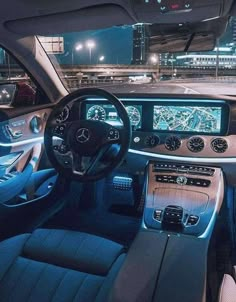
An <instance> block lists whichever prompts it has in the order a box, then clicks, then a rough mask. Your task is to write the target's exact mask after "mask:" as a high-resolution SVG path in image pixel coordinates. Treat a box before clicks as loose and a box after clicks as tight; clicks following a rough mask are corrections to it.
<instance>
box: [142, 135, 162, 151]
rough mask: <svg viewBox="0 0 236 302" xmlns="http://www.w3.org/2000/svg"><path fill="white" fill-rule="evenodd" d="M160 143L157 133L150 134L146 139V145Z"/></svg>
mask: <svg viewBox="0 0 236 302" xmlns="http://www.w3.org/2000/svg"><path fill="white" fill-rule="evenodd" d="M159 143H160V138H159V136H157V135H150V136H148V137H146V139H145V145H146V146H148V147H151V148H153V147H156V146H157V145H158V144H159Z"/></svg>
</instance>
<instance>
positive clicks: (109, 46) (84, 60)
mask: <svg viewBox="0 0 236 302" xmlns="http://www.w3.org/2000/svg"><path fill="white" fill-rule="evenodd" d="M62 36H63V37H64V43H65V45H64V47H65V52H64V54H61V55H57V56H56V57H57V59H58V61H59V62H60V63H61V64H71V63H72V49H73V48H74V64H89V61H90V59H89V49H88V48H87V47H86V46H85V44H86V41H88V40H92V41H94V42H95V43H96V47H95V48H94V49H93V50H92V60H91V63H92V64H96V63H98V60H99V57H100V56H104V57H105V59H104V63H105V64H130V62H131V57H132V48H133V29H132V27H131V26H122V27H114V28H110V29H102V30H96V31H85V32H78V33H68V34H63V35H62ZM78 43H79V44H83V49H81V50H80V51H76V50H75V47H76V44H78Z"/></svg>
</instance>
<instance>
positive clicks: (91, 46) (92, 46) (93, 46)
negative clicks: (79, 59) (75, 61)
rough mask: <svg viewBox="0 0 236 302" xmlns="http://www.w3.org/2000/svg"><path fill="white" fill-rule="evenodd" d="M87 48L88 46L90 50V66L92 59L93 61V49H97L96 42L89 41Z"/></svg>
mask: <svg viewBox="0 0 236 302" xmlns="http://www.w3.org/2000/svg"><path fill="white" fill-rule="evenodd" d="M86 46H87V48H88V49H89V61H90V64H91V59H92V49H93V48H95V46H96V44H95V42H94V41H92V40H89V41H87V43H86Z"/></svg>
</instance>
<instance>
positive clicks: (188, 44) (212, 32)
mask: <svg viewBox="0 0 236 302" xmlns="http://www.w3.org/2000/svg"><path fill="white" fill-rule="evenodd" d="M227 23H228V18H226V17H225V18H220V19H216V20H212V21H208V22H199V23H192V24H175V25H174V24H165V25H164V24H162V25H160V24H153V25H150V26H149V27H148V30H149V36H150V42H149V52H150V53H166V52H171V53H174V52H187V51H188V52H190V51H193V52H196V51H210V50H213V49H214V48H215V45H216V41H217V39H218V38H219V37H220V36H221V35H222V34H223V33H224V32H225V30H226V27H227Z"/></svg>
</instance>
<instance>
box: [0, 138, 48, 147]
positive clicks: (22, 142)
mask: <svg viewBox="0 0 236 302" xmlns="http://www.w3.org/2000/svg"><path fill="white" fill-rule="evenodd" d="M43 140H44V137H43V136H40V137H36V138H30V139H25V140H22V141H19V142H12V143H2V142H0V147H18V146H22V145H26V144H33V143H39V142H43Z"/></svg>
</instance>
